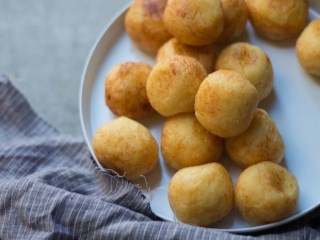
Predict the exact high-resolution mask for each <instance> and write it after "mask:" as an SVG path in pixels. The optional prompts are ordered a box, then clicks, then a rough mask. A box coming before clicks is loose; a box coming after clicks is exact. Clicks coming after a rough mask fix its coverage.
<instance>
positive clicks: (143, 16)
mask: <svg viewBox="0 0 320 240" xmlns="http://www.w3.org/2000/svg"><path fill="white" fill-rule="evenodd" d="M166 4H167V0H135V1H134V2H133V3H132V5H131V6H130V8H129V10H128V11H127V13H126V16H125V27H126V31H127V32H128V34H129V36H130V37H131V39H132V40H133V42H134V43H135V44H136V45H137V46H138V47H140V48H141V49H143V50H145V51H147V52H150V53H156V52H157V50H158V49H159V48H160V47H161V46H162V45H163V44H164V43H165V42H166V41H168V40H169V39H170V38H171V34H170V33H169V32H168V31H167V29H166V27H165V25H164V23H163V12H164V9H165V7H166Z"/></svg>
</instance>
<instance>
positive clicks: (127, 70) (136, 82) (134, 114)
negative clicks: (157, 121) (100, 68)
mask: <svg viewBox="0 0 320 240" xmlns="http://www.w3.org/2000/svg"><path fill="white" fill-rule="evenodd" d="M151 70H152V68H151V67H150V66H149V65H147V64H145V63H133V62H125V63H121V64H118V65H116V66H114V67H113V68H112V69H111V70H110V72H109V74H108V75H107V76H106V79H105V101H106V104H107V105H108V107H109V108H110V110H111V111H112V112H113V113H114V114H116V115H118V116H126V117H129V118H133V119H140V118H142V117H145V116H147V115H148V114H150V113H151V112H152V111H153V109H152V107H151V105H150V103H149V100H148V97H147V91H146V84H147V79H148V77H149V74H150V72H151Z"/></svg>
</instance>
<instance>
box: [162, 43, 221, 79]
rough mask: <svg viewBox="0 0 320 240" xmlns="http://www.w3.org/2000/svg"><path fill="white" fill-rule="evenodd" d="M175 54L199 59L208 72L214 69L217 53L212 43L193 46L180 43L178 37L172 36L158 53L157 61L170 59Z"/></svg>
mask: <svg viewBox="0 0 320 240" xmlns="http://www.w3.org/2000/svg"><path fill="white" fill-rule="evenodd" d="M174 55H183V56H188V57H192V58H194V59H196V60H198V61H199V62H200V63H201V64H202V65H203V66H204V68H205V69H206V70H207V73H211V72H213V70H214V63H215V60H216V54H215V51H214V48H213V46H212V45H206V46H200V47H193V46H189V45H185V44H183V43H180V42H179V41H178V40H177V39H175V38H172V39H170V40H169V41H168V42H166V43H165V44H164V45H163V46H162V47H161V48H160V49H159V51H158V53H157V62H158V61H163V60H165V59H168V58H170V57H172V56H174Z"/></svg>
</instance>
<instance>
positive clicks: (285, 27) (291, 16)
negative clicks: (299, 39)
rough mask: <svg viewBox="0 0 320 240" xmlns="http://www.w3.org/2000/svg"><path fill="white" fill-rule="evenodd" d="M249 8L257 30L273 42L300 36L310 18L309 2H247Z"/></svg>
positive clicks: (285, 0) (281, 0) (280, 0)
mask: <svg viewBox="0 0 320 240" xmlns="http://www.w3.org/2000/svg"><path fill="white" fill-rule="evenodd" d="M247 7H248V12H249V18H250V20H251V22H252V24H253V26H254V28H255V30H256V31H257V32H259V33H260V34H261V35H263V36H264V37H265V38H268V39H271V40H283V39H289V38H292V37H294V36H296V35H298V34H299V33H300V32H301V31H302V29H303V28H304V26H305V24H306V21H307V18H308V1H307V0H247Z"/></svg>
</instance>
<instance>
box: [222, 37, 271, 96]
mask: <svg viewBox="0 0 320 240" xmlns="http://www.w3.org/2000/svg"><path fill="white" fill-rule="evenodd" d="M219 69H227V70H234V71H236V72H238V73H241V74H242V75H244V76H245V77H246V78H247V79H248V80H249V81H250V82H251V83H252V84H253V85H254V86H255V87H256V89H257V91H258V98H259V100H262V99H263V98H265V97H267V96H268V95H269V93H270V92H271V90H272V85H273V67H272V64H271V62H270V60H269V57H268V55H267V54H266V53H265V52H264V51H263V50H262V49H260V48H259V47H257V46H254V45H252V44H250V43H245V42H238V43H233V44H231V45H229V46H227V47H226V48H224V49H223V50H222V51H221V53H220V54H219V56H218V58H217V61H216V70H219Z"/></svg>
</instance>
